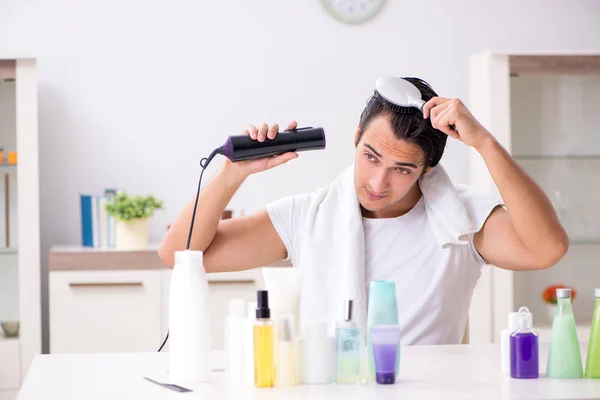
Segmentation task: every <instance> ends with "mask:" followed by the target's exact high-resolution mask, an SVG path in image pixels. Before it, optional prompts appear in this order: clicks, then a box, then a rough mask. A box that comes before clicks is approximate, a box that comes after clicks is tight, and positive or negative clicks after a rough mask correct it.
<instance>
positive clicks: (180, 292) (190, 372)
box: [169, 250, 211, 383]
mask: <svg viewBox="0 0 600 400" xmlns="http://www.w3.org/2000/svg"><path fill="white" fill-rule="evenodd" d="M208 302H209V289H208V280H207V279H206V271H205V270H204V264H203V252H201V251H195V250H183V251H177V252H175V265H174V267H173V272H172V274H171V282H170V287H169V379H170V380H171V381H172V382H173V383H176V382H182V383H185V382H190V383H194V382H208V381H209V373H210V349H211V335H210V310H209V303H208Z"/></svg>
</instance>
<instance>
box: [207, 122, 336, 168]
mask: <svg viewBox="0 0 600 400" xmlns="http://www.w3.org/2000/svg"><path fill="white" fill-rule="evenodd" d="M324 148H325V131H324V130H323V128H313V127H305V128H296V129H290V130H286V131H283V132H279V133H278V134H277V136H275V138H274V139H268V138H267V139H266V140H265V141H264V142H259V141H258V140H254V139H252V138H251V137H250V136H248V135H234V136H229V137H228V138H227V141H225V144H224V145H223V146H221V147H220V148H219V151H218V152H219V153H220V154H223V155H224V156H225V157H227V158H229V159H230V160H231V161H233V162H237V161H243V160H252V159H257V158H263V157H270V156H275V155H279V154H284V153H287V152H293V151H307V150H322V149H324Z"/></svg>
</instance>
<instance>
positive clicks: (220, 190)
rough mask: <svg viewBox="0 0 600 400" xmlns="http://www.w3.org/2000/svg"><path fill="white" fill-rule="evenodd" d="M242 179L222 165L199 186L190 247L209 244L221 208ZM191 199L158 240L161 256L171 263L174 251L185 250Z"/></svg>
mask: <svg viewBox="0 0 600 400" xmlns="http://www.w3.org/2000/svg"><path fill="white" fill-rule="evenodd" d="M244 180H245V176H242V175H240V174H239V173H238V172H236V171H234V170H232V169H228V168H226V167H224V168H222V169H221V170H220V171H219V172H218V173H217V174H216V175H215V177H214V178H213V179H211V180H210V181H209V182H208V183H207V184H206V185H205V186H203V187H202V190H201V191H200V196H199V197H198V206H197V209H196V218H195V219H194V228H193V232H192V238H191V241H190V250H201V251H205V250H206V249H207V248H208V246H210V244H211V243H212V241H213V239H214V237H215V234H216V232H217V228H218V226H219V221H220V219H221V215H222V213H223V210H224V209H225V207H227V204H229V202H230V201H231V198H232V197H233V195H234V194H235V192H236V191H237V190H238V189H239V187H240V185H241V184H242V183H243V182H244ZM194 200H195V197H194V198H193V199H192V200H191V201H190V202H189V203H188V204H187V206H186V207H185V208H184V210H183V211H182V212H181V213H180V214H179V215H178V216H177V218H176V219H175V221H174V222H173V223H172V224H171V227H170V228H169V230H168V232H167V234H166V235H165V237H164V239H163V241H162V243H161V246H160V249H159V255H160V258H161V259H162V260H163V261H165V262H166V263H167V264H169V265H170V266H172V265H173V263H174V254H175V251H178V250H184V249H185V245H186V243H187V240H188V235H189V230H190V223H191V219H192V212H193V210H194Z"/></svg>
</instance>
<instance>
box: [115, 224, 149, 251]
mask: <svg viewBox="0 0 600 400" xmlns="http://www.w3.org/2000/svg"><path fill="white" fill-rule="evenodd" d="M147 248H148V219H147V218H143V219H142V218H139V219H132V220H130V221H123V220H117V221H116V223H115V249H117V250H146V249H147Z"/></svg>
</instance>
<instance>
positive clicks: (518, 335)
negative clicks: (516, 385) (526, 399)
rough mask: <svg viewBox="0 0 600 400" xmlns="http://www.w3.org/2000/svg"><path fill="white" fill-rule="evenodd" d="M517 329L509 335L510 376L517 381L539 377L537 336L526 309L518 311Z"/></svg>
mask: <svg viewBox="0 0 600 400" xmlns="http://www.w3.org/2000/svg"><path fill="white" fill-rule="evenodd" d="M519 314H520V315H519V328H518V329H517V330H516V331H514V332H513V333H511V334H510V376H511V377H512V378H517V379H535V378H538V377H539V360H538V354H539V351H538V335H537V334H536V333H535V332H534V331H533V330H532V326H533V318H532V316H531V312H529V310H528V309H527V308H526V307H521V308H520V309H519Z"/></svg>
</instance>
